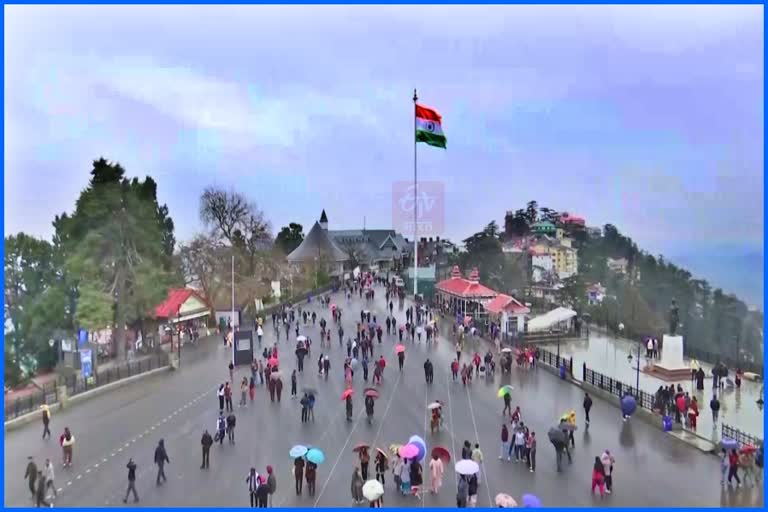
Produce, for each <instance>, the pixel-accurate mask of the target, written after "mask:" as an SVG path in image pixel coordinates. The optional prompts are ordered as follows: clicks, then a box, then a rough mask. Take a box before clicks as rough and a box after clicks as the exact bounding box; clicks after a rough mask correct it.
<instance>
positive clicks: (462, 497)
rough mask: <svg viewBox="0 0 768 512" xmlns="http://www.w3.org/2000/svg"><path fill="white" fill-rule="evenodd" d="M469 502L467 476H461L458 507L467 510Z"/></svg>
mask: <svg viewBox="0 0 768 512" xmlns="http://www.w3.org/2000/svg"><path fill="white" fill-rule="evenodd" d="M468 500H469V481H468V477H467V476H466V475H460V476H459V481H458V482H457V485H456V506H457V507H458V508H467V501H468Z"/></svg>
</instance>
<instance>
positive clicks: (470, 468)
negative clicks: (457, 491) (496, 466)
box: [454, 459, 480, 476]
mask: <svg viewBox="0 0 768 512" xmlns="http://www.w3.org/2000/svg"><path fill="white" fill-rule="evenodd" d="M454 469H455V470H456V472H457V473H458V474H460V475H466V476H469V475H474V474H476V473H477V472H478V471H480V466H478V465H477V462H475V461H473V460H470V459H462V460H460V461H459V462H457V463H456V466H455V467H454Z"/></svg>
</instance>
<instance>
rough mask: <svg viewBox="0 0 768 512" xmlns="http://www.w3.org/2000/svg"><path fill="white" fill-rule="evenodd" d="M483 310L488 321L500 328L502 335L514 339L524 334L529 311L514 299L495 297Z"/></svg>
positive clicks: (504, 296) (501, 295) (505, 296)
mask: <svg viewBox="0 0 768 512" xmlns="http://www.w3.org/2000/svg"><path fill="white" fill-rule="evenodd" d="M485 309H486V311H488V316H489V318H490V320H491V321H492V322H494V323H495V324H496V325H498V326H500V328H501V333H502V334H504V335H507V336H513V337H514V336H517V335H518V334H522V333H524V332H526V327H527V326H526V323H527V321H528V314H529V313H530V312H531V310H530V309H529V308H528V307H526V306H525V305H524V304H523V303H521V302H520V301H518V300H517V299H515V298H514V297H510V296H509V295H504V294H500V295H497V296H496V298H494V299H493V300H492V301H491V302H489V303H488V305H487V306H486V307H485Z"/></svg>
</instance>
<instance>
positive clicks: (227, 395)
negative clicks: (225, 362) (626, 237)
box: [224, 382, 234, 412]
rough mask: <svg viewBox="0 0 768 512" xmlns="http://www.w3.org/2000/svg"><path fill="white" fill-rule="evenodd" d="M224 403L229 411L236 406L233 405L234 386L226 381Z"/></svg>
mask: <svg viewBox="0 0 768 512" xmlns="http://www.w3.org/2000/svg"><path fill="white" fill-rule="evenodd" d="M224 404H225V405H226V408H227V412H232V411H233V410H234V407H232V386H230V385H229V382H226V383H224Z"/></svg>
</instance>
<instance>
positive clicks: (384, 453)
mask: <svg viewBox="0 0 768 512" xmlns="http://www.w3.org/2000/svg"><path fill="white" fill-rule="evenodd" d="M376 451H377V452H379V453H380V454H382V455H383V456H384V458H385V459H387V460H389V456H388V455H387V452H385V451H384V450H382V449H381V448H376ZM395 451H397V450H395Z"/></svg>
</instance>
